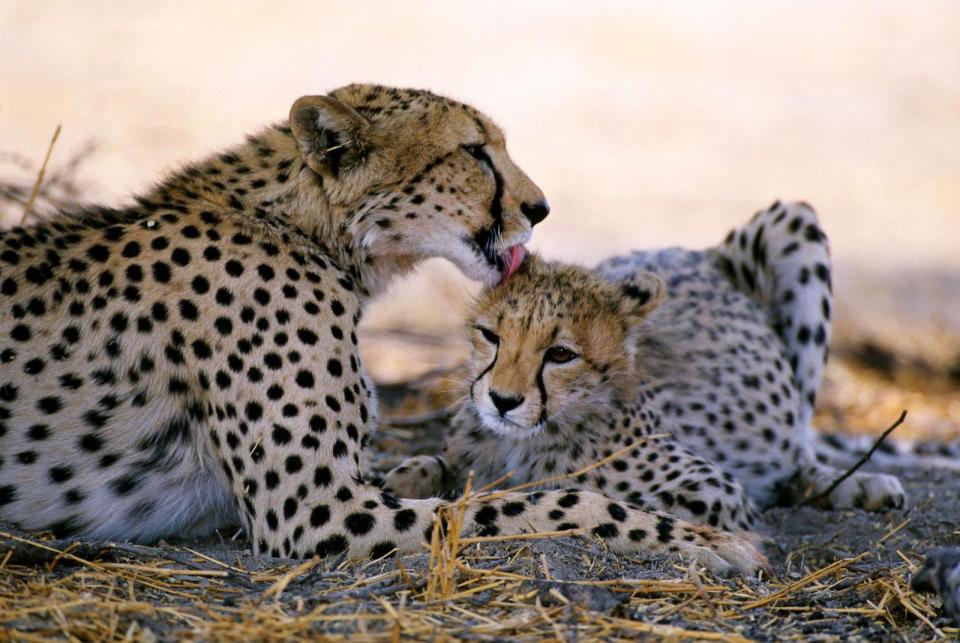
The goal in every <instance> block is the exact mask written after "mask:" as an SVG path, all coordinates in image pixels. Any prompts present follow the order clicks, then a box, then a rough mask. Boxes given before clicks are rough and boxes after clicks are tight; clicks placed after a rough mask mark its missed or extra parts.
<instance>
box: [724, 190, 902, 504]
mask: <svg viewBox="0 0 960 643" xmlns="http://www.w3.org/2000/svg"><path fill="white" fill-rule="evenodd" d="M713 252H714V256H715V261H716V263H717V265H718V266H719V267H720V268H721V269H722V270H723V271H724V272H725V273H726V274H727V276H728V277H729V278H730V279H731V281H733V283H734V284H735V285H736V286H737V287H738V288H739V289H740V290H742V291H743V292H745V293H747V294H748V295H750V296H751V297H753V298H754V299H755V300H756V301H757V302H758V303H759V304H760V306H761V308H762V309H763V310H764V311H765V312H766V314H767V317H768V320H769V322H770V325H771V327H772V329H773V330H774V332H775V333H776V334H777V336H778V337H779V338H780V339H781V341H782V343H783V347H784V350H785V354H786V357H787V359H788V361H789V363H790V367H791V370H792V371H793V376H794V384H795V387H796V389H797V391H798V392H799V400H798V407H797V409H796V414H795V416H793V419H795V422H793V423H792V426H784V427H781V429H783V430H784V436H782V437H784V438H787V439H788V440H790V441H791V442H792V443H793V444H796V445H797V447H798V448H797V449H796V450H795V451H794V457H795V458H796V460H798V462H797V464H799V470H798V472H797V475H796V476H795V481H794V482H795V483H796V485H797V487H798V488H799V489H802V490H803V491H802V492H800V493H801V494H803V495H809V494H810V493H817V492H818V490H819V491H822V490H824V489H826V488H827V486H828V485H829V484H830V483H831V482H832V481H833V480H835V479H836V478H838V477H839V476H840V475H841V473H842V472H840V471H838V470H836V469H834V468H832V467H828V466H825V465H822V464H818V463H817V460H816V456H815V453H814V445H815V435H814V433H813V424H812V419H813V410H814V404H815V403H816V396H817V392H818V391H819V389H820V385H821V383H822V381H823V369H824V365H825V364H826V361H827V355H828V351H829V344H830V336H831V312H832V309H833V289H832V282H831V274H832V266H831V263H830V249H829V245H828V243H827V237H826V235H825V234H824V233H823V230H822V229H821V227H820V221H819V219H818V217H817V214H816V212H814V210H813V208H811V207H810V206H809V205H807V204H806V203H802V202H794V203H786V204H781V203H780V202H779V201H778V202H776V203H774V204H773V205H771V206H770V207H769V208H767V209H766V210H763V211H761V212H758V213H757V214H756V215H754V217H753V218H752V219H751V220H750V222H749V223H747V224H746V225H745V226H742V227H740V228H737V229H735V230H732V231H731V232H730V234H729V235H727V238H726V239H725V240H724V242H723V243H722V244H721V245H720V246H719V247H717V248H715V249H714V251H713ZM788 424H790V423H788ZM905 498H906V496H905V494H904V491H903V488H902V486H901V485H900V483H899V481H898V480H897V479H896V478H895V477H893V476H890V475H886V474H875V473H857V474H855V475H853V476H850V477H849V478H848V479H847V480H846V481H845V482H844V483H843V484H841V485H840V486H839V487H838V488H837V489H835V490H834V491H833V492H832V493H831V494H830V497H829V499H828V500H827V502H826V503H825V504H827V505H828V506H830V507H833V508H847V507H865V508H868V509H882V508H885V507H901V506H903V505H904V503H905Z"/></svg>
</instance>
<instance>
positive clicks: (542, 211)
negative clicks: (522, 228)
mask: <svg viewBox="0 0 960 643" xmlns="http://www.w3.org/2000/svg"><path fill="white" fill-rule="evenodd" d="M520 211H521V212H523V216H525V217H527V219H529V220H530V225H537V224H538V223H540V222H541V221H543V220H544V219H546V218H547V215H548V214H550V204H549V203H547V202H546V201H545V200H540V201H537V202H536V203H521V204H520Z"/></svg>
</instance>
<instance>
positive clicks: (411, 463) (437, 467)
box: [383, 455, 450, 498]
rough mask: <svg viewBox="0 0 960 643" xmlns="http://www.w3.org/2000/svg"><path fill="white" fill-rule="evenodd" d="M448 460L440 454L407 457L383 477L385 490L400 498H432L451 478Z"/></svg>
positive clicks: (440, 491) (439, 492) (441, 490)
mask: <svg viewBox="0 0 960 643" xmlns="http://www.w3.org/2000/svg"><path fill="white" fill-rule="evenodd" d="M448 471H449V470H448V467H447V463H446V461H444V459H443V458H441V457H440V456H430V455H418V456H414V457H412V458H407V459H406V460H404V461H403V464H401V465H400V466H398V467H396V468H395V469H393V470H392V471H390V472H389V473H388V474H387V475H386V477H385V478H384V479H383V490H384V491H389V492H390V493H392V494H394V495H395V496H397V497H398V498H431V497H433V496H438V495H440V494H441V493H443V491H444V489H445V487H446V485H447V482H448V480H449V477H450V476H449V473H448Z"/></svg>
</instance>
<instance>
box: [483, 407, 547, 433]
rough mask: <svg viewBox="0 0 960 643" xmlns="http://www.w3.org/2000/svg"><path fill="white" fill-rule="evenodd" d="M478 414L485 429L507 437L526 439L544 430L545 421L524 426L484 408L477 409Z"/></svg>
mask: <svg viewBox="0 0 960 643" xmlns="http://www.w3.org/2000/svg"><path fill="white" fill-rule="evenodd" d="M477 416H478V417H479V418H480V423H481V424H482V425H483V427H484V428H485V429H487V430H488V431H490V432H492V433H495V434H497V435H499V436H503V437H505V438H513V439H515V440H524V439H527V438H532V437H533V436H535V435H537V434H538V433H540V432H541V431H543V422H540V423H538V424H534V425H533V426H524V425H522V424H517V423H516V422H511V421H510V420H508V419H506V418H502V417H500V416H499V415H494V414H493V413H488V412H486V411H483V410H477Z"/></svg>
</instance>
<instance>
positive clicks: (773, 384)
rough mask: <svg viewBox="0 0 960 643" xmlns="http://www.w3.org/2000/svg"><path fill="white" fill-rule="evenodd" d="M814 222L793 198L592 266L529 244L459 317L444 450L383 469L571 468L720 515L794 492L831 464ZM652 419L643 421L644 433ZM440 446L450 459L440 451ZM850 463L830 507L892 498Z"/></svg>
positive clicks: (544, 474)
mask: <svg viewBox="0 0 960 643" xmlns="http://www.w3.org/2000/svg"><path fill="white" fill-rule="evenodd" d="M829 266H830V264H829V254H828V251H827V245H826V237H825V236H824V235H823V233H822V231H821V230H820V227H819V224H818V221H817V217H816V215H815V214H814V212H813V210H812V209H811V208H810V207H809V206H807V205H806V204H802V203H793V204H787V205H782V204H780V203H775V204H774V205H773V206H771V207H770V208H768V209H767V210H765V211H763V212H759V213H757V215H756V216H755V217H754V218H753V219H751V221H750V222H749V223H748V224H747V225H746V226H744V227H743V228H740V229H738V230H734V231H733V232H731V233H730V235H729V236H728V238H727V240H726V241H725V242H724V243H723V244H721V245H720V246H718V247H716V248H713V249H711V250H707V251H702V252H701V251H690V250H683V249H670V250H663V251H659V252H636V253H634V254H631V255H628V256H626V257H620V258H616V259H612V260H609V261H607V262H605V263H604V264H602V265H601V266H600V267H599V268H597V269H596V270H592V271H591V270H587V269H585V268H580V267H574V266H568V265H564V264H560V263H553V262H545V261H543V260H541V259H539V258H536V257H532V256H531V257H529V258H528V259H527V260H526V261H525V262H524V263H523V264H522V266H521V268H520V270H519V272H518V273H517V275H516V276H514V277H513V278H512V279H511V280H510V282H509V283H507V284H506V285H505V286H501V287H499V288H496V289H492V290H488V291H487V292H485V293H484V294H482V295H481V297H480V298H479V300H478V301H477V303H476V305H475V308H474V309H473V313H472V315H471V318H470V341H471V346H472V357H471V359H470V361H469V364H468V367H467V370H468V385H469V390H468V391H466V393H465V397H464V399H463V402H462V404H461V406H460V408H459V410H458V411H457V413H456V415H455V417H454V419H453V427H452V432H451V433H450V435H449V436H448V439H447V443H446V461H445V460H443V459H434V458H429V457H419V458H415V459H413V460H412V461H407V462H405V463H404V464H403V465H401V466H400V467H398V468H397V469H395V470H394V471H392V472H391V473H390V474H388V475H387V477H386V479H385V483H384V485H385V487H386V488H389V489H392V490H395V491H396V492H399V493H402V494H404V495H408V496H424V497H425V496H429V495H432V494H434V493H436V492H438V491H440V490H441V489H442V488H443V487H448V486H449V487H453V486H456V484H457V482H459V481H461V480H462V477H463V475H464V473H465V472H466V471H468V470H473V471H474V473H475V476H476V480H477V482H478V483H480V484H484V483H488V482H491V481H494V480H496V479H498V478H500V477H502V476H503V475H504V474H506V473H507V472H510V474H511V476H510V480H509V482H510V483H524V482H531V481H537V480H541V479H544V478H548V477H553V476H556V475H557V474H567V473H570V472H574V471H577V470H579V469H581V468H582V467H584V466H586V465H588V464H590V463H592V462H596V461H598V460H600V459H602V458H604V457H605V456H610V455H611V454H612V453H614V452H616V451H618V450H621V449H623V447H624V446H626V445H631V444H633V445H635V446H634V448H633V449H632V450H630V451H628V452H627V453H625V454H623V455H622V456H620V457H617V458H615V459H613V460H612V461H610V462H609V463H607V464H605V465H604V466H602V467H600V468H597V469H595V470H593V471H590V472H589V473H587V474H585V475H581V476H579V477H578V478H577V480H576V482H577V484H578V485H579V486H580V487H581V488H584V489H591V490H594V491H598V492H602V493H605V494H607V495H610V496H612V497H615V498H618V499H621V500H624V501H628V502H631V503H633V504H635V505H637V506H640V507H643V508H646V509H651V510H660V511H666V512H669V513H671V514H674V515H677V516H680V517H683V518H685V519H688V520H691V521H695V522H705V523H708V524H710V525H713V526H719V527H722V528H724V529H728V530H738V529H749V528H750V527H751V526H752V524H753V520H754V517H755V510H754V504H756V505H759V506H761V507H766V506H769V505H772V504H774V503H782V502H795V501H797V500H798V499H799V497H800V496H801V495H802V494H815V493H818V492H819V491H822V490H824V489H825V488H827V487H828V486H829V484H830V483H831V482H833V480H835V479H836V478H837V477H838V476H839V475H840V472H839V471H836V470H834V469H831V468H829V467H826V466H824V465H821V464H818V463H817V460H816V458H815V456H814V439H813V437H814V436H813V433H812V429H811V426H810V418H811V416H812V411H813V404H814V399H815V394H816V391H817V389H818V388H819V385H820V378H821V376H822V368H823V364H824V362H825V360H826V354H827V344H828V341H829V333H830V307H831V289H830V267H829ZM652 436H655V437H652ZM447 462H449V465H448V464H447ZM904 501H905V499H904V493H903V490H902V488H901V486H900V484H899V482H898V481H897V480H896V478H894V477H892V476H889V475H882V474H873V473H857V474H855V475H853V476H851V477H850V478H849V479H848V480H847V481H846V482H845V483H843V484H841V485H840V486H839V487H838V488H837V489H835V490H834V491H833V492H832V493H831V494H830V495H829V496H828V497H827V498H826V499H825V503H824V504H826V505H827V506H828V507H833V508H847V507H865V508H867V509H882V508H886V507H894V508H896V507H901V506H903V504H904Z"/></svg>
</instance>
